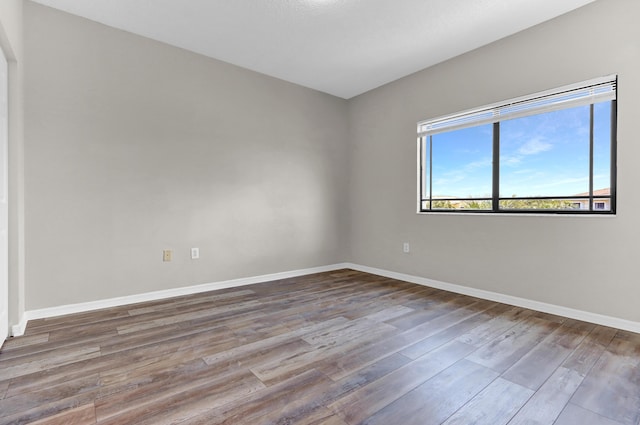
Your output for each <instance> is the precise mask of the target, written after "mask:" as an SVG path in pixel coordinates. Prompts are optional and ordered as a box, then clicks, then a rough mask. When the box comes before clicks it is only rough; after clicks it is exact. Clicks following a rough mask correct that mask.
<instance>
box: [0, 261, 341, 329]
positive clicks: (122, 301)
mask: <svg viewBox="0 0 640 425" xmlns="http://www.w3.org/2000/svg"><path fill="white" fill-rule="evenodd" d="M347 267H348V266H347V265H346V264H345V263H342V264H332V265H328V266H321V267H312V268H308V269H301V270H292V271H287V272H281V273H271V274H265V275H261V276H253V277H247V278H241V279H233V280H225V281H220V282H213V283H204V284H201V285H194V286H185V287H180V288H173V289H165V290H162V291H154V292H147V293H144V294H136V295H128V296H124V297H117V298H109V299H106V300H99V301H89V302H85V303H78V304H68V305H62V306H58V307H49V308H43V309H38V310H28V311H26V312H25V313H24V315H23V317H22V319H21V321H20V323H19V324H17V325H14V326H12V327H11V331H12V332H11V335H12V336H21V335H24V332H25V330H26V327H27V322H28V321H29V320H35V319H45V318H48V317H56V316H63V315H65V314H73V313H83V312H87V311H93V310H99V309H103V308H110V307H120V306H123V305H128V304H136V303H141V302H146V301H156V300H161V299H166V298H172V297H179V296H183V295H191V294H197V293H201V292H208V291H215V290H217V289H225V288H235V287H238V286H245V285H252V284H255V283H262V282H270V281H272V280H280V279H287V278H291V277H298V276H304V275H308V274H313V273H322V272H328V271H333V270H339V269H344V268H347Z"/></svg>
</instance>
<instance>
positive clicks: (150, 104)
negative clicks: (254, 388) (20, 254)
mask: <svg viewBox="0 0 640 425" xmlns="http://www.w3.org/2000/svg"><path fill="white" fill-rule="evenodd" d="M25 19H26V20H25V49H26V65H27V68H26V89H25V90H26V91H25V114H26V132H25V183H26V193H27V197H26V230H27V231H26V247H27V252H26V258H27V276H26V277H27V294H26V296H27V310H33V309H39V308H45V307H52V306H59V305H65V304H70V303H78V302H86V301H93V300H101V299H105V298H110V297H117V296H124V295H130V294H137V293H144V292H149V291H155V290H162V289H167V288H175V287H180V286H187V285H194V284H199V283H207V282H215V281H220V280H225V279H233V278H241V277H247V276H256V275H262V274H268V273H274V272H282V271H289V270H296V269H301V268H309V267H314V266H322V265H328V264H333V263H336V262H339V261H342V260H344V257H345V254H344V249H343V247H345V246H346V245H347V241H346V239H344V238H343V237H344V236H345V235H346V234H347V232H346V228H345V224H346V222H347V218H348V217H347V216H345V215H344V210H345V204H346V195H347V193H346V187H345V185H344V184H343V183H344V182H345V181H346V179H347V177H346V173H347V167H346V153H347V148H346V141H347V140H346V136H347V102H346V101H344V100H341V99H338V98H335V97H332V96H329V95H326V94H322V93H319V92H316V91H312V90H309V89H305V88H302V87H299V86H296V85H293V84H290V83H286V82H283V81H281V80H277V79H274V78H270V77H266V76H263V75H260V74H257V73H254V72H251V71H247V70H243V69H241V68H237V67H234V66H231V65H229V64H225V63H222V62H219V61H216V60H212V59H207V58H205V57H202V56H199V55H196V54H193V53H190V52H187V51H184V50H180V49H177V48H173V47H170V46H167V45H164V44H161V43H158V42H154V41H151V40H148V39H145V38H142V37H138V36H135V35H132V34H129V33H126V32H123V31H118V30H114V29H111V28H108V27H105V26H102V25H99V24H96V23H94V22H91V21H88V20H85V19H81V18H78V17H74V16H71V15H68V14H65V13H62V12H58V11H55V10H53V9H49V8H47V7H43V6H40V5H37V4H34V3H31V2H26V3H25ZM191 247H199V248H200V255H201V259H200V260H197V261H192V260H191V259H190V258H189V249H190V248H191ZM163 249H172V250H173V253H174V258H173V261H172V262H170V263H163V262H162V250H163Z"/></svg>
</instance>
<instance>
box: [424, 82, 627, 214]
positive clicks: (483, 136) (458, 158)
mask: <svg viewBox="0 0 640 425" xmlns="http://www.w3.org/2000/svg"><path fill="white" fill-rule="evenodd" d="M616 91H617V79H616V76H615V75H613V76H608V77H603V78H598V79H594V80H590V81H586V82H583V83H579V84H573V85H570V86H565V87H561V88H558V89H554V90H549V91H546V92H542V93H536V94H533V95H530V96H525V97H521V98H517V99H512V100H509V101H505V102H501V103H499V104H494V105H489V106H485V107H482V108H478V109H474V110H472V111H466V112H462V113H458V114H454V115H450V116H446V117H441V118H437V119H433V120H427V121H422V122H420V123H418V152H419V156H420V160H419V194H420V197H419V208H418V210H419V212H443V211H445V212H446V211H456V212H469V213H474V212H490V213H505V212H507V213H523V212H524V213H531V212H535V213H571V214H613V213H615V205H616V202H615V193H616V192H615V183H616V181H615V178H616V166H615V165H616V113H617V110H616Z"/></svg>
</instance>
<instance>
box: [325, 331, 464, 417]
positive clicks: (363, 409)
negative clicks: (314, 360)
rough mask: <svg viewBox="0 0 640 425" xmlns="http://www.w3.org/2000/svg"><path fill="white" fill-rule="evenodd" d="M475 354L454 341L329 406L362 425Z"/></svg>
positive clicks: (340, 414) (341, 415)
mask: <svg viewBox="0 0 640 425" xmlns="http://www.w3.org/2000/svg"><path fill="white" fill-rule="evenodd" d="M471 351H473V347H471V346H469V345H466V344H463V343H461V342H457V341H454V342H452V343H450V344H446V345H444V346H442V347H441V348H439V349H437V350H434V351H432V352H430V353H428V354H426V355H424V356H423V357H421V358H419V359H417V360H414V361H413V362H411V363H409V364H407V365H406V366H403V367H401V368H400V369H398V370H396V371H394V372H392V373H390V374H388V375H386V376H384V377H382V378H380V379H378V380H377V381H375V382H373V383H371V384H369V385H366V386H364V387H362V388H360V389H358V390H356V391H354V392H352V393H350V394H349V395H347V396H345V397H342V398H340V399H339V400H337V401H335V402H333V403H331V404H330V405H329V408H330V409H333V411H334V412H336V413H337V414H338V415H339V416H340V417H341V418H343V419H344V420H345V421H346V422H348V423H360V422H362V421H364V420H366V419H367V418H368V417H369V416H371V415H373V414H375V413H376V412H378V411H379V410H381V409H383V408H384V407H386V406H387V405H389V404H391V403H393V402H394V401H396V400H397V399H399V398H400V397H402V396H403V395H405V394H406V393H408V392H409V391H411V390H413V389H414V388H416V387H418V386H419V385H421V384H422V383H424V382H425V381H426V380H428V379H429V378H431V377H433V376H435V375H437V374H438V373H440V372H442V371H443V370H444V369H446V368H448V367H449V366H451V365H452V364H454V363H456V362H457V361H458V360H460V359H462V358H463V357H465V356H466V355H468V354H469V353H470V352H471Z"/></svg>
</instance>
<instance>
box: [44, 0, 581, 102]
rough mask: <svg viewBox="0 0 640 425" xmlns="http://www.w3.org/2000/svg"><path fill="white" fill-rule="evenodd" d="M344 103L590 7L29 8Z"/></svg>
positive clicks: (54, 0)
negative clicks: (100, 25) (85, 20)
mask: <svg viewBox="0 0 640 425" xmlns="http://www.w3.org/2000/svg"><path fill="white" fill-rule="evenodd" d="M34 1H36V2H37V3H41V4H44V5H47V6H51V7H54V8H57V9H60V10H63V11H66V12H70V13H73V14H76V15H79V16H83V17H85V18H88V19H91V20H94V21H97V22H101V23H103V24H106V25H109V26H112V27H115V28H119V29H123V30H125V31H129V32H132V33H135V34H139V35H142V36H145V37H149V38H152V39H155V40H159V41H162V42H165V43H167V44H171V45H173V46H177V47H181V48H184V49H187V50H191V51H193V52H197V53H200V54H203V55H206V56H209V57H212V58H216V59H220V60H222V61H225V62H229V63H232V64H235V65H238V66H241V67H244V68H248V69H252V70H254V71H258V72H261V73H263V74H267V75H271V76H273V77H277V78H280V79H283V80H286V81H290V82H293V83H296V84H300V85H303V86H306V87H310V88H313V89H316V90H320V91H323V92H326V93H330V94H333V95H335V96H339V97H342V98H345V99H348V98H351V97H353V96H356V95H358V94H361V93H364V92H366V91H368V90H371V89H373V88H376V87H379V86H381V85H383V84H385V83H388V82H391V81H393V80H396V79H398V78H401V77H403V76H406V75H408V74H411V73H413V72H416V71H418V70H420V69H423V68H427V67H429V66H431V65H434V64H436V63H438V62H442V61H444V60H446V59H449V58H451V57H454V56H457V55H460V54H462V53H464V52H468V51H470V50H473V49H475V48H477V47H480V46H483V45H485V44H488V43H491V42H492V41H495V40H498V39H500V38H503V37H506V36H508V35H511V34H514V33H516V32H518V31H521V30H523V29H525V28H528V27H531V26H533V25H536V24H538V23H541V22H544V21H546V20H549V19H551V18H554V17H556V16H558V15H561V14H563V13H566V12H568V11H571V10H573V9H576V8H578V7H580V6H583V5H585V4H587V3H591V2H592V1H594V0H34Z"/></svg>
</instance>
